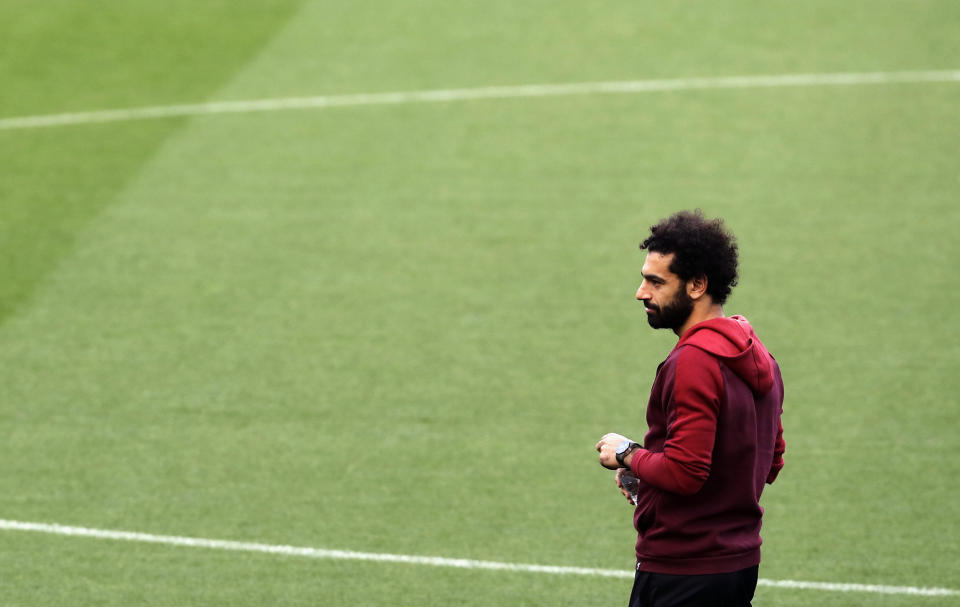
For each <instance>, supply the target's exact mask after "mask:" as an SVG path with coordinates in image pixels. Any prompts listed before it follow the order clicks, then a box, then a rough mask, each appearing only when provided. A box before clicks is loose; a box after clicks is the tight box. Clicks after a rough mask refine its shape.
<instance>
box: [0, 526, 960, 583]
mask: <svg viewBox="0 0 960 607" xmlns="http://www.w3.org/2000/svg"><path fill="white" fill-rule="evenodd" d="M0 529H4V530H7V531H31V532H36V533H47V534H53V535H64V536H73V537H86V538H95V539H106V540H119V541H127V542H141V543H148V544H163V545H167V546H180V547H189V548H208V549H213V550H227V551H236V552H259V553H264V554H278V555H282V556H299V557H306V558H315V559H335V560H352V561H373V562H381V563H401V564H408V565H428V566H432V567H454V568H459V569H480V570H488V571H511V572H520V573H547V574H552V575H586V576H597V577H612V578H631V577H633V575H634V572H633V571H621V570H616V569H598V568H591V567H559V566H552V565H531V564H523V563H503V562H497V561H482V560H475V559H457V558H446V557H435V556H417V555H407V554H388V553H373V552H356V551H353V550H331V549H326V548H310V547H301V546H285V545H273V544H261V543H256V542H238V541H233V540H214V539H206V538H196V537H183V536H176V535H154V534H152V533H140V532H134V531H117V530H110V529H90V528H87V527H72V526H66V525H59V524H49V523H32V522H23V521H11V520H6V519H0ZM758 584H759V585H760V586H770V587H774V588H789V589H798V590H826V591H834V592H869V593H877V594H904V595H914V596H955V595H960V591H958V590H953V589H950V588H926V587H924V588H920V587H915V586H885V585H878V584H848V583H832V582H801V581H795V580H766V579H761V580H759V582H758Z"/></svg>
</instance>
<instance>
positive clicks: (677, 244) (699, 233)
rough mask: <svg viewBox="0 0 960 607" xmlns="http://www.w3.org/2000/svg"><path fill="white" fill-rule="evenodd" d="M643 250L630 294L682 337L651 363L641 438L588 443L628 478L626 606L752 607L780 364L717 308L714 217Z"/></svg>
mask: <svg viewBox="0 0 960 607" xmlns="http://www.w3.org/2000/svg"><path fill="white" fill-rule="evenodd" d="M640 248H641V249H646V250H647V251H648V253H647V257H646V260H645V261H644V264H643V268H642V270H641V273H642V276H643V281H642V282H641V284H640V288H639V290H638V291H637V299H638V300H640V301H641V302H643V305H644V307H645V308H646V314H647V320H648V322H649V323H650V326H651V327H653V328H654V329H671V330H673V332H674V333H676V334H677V337H678V338H679V341H678V342H677V345H676V346H675V347H674V348H673V350H672V351H671V352H670V354H669V356H667V359H666V360H665V361H664V362H663V363H661V364H660V366H659V367H658V369H657V375H656V379H655V380H654V383H653V387H652V389H651V391H650V400H649V402H648V403H647V427H648V431H647V434H646V436H645V437H644V440H643V445H642V446H640V445H638V444H637V443H634V442H633V441H631V440H630V439H628V438H626V437H624V436H622V435H620V434H614V433H610V434H606V435H605V436H604V437H603V438H602V439H601V440H600V442H599V443H597V445H596V448H597V451H599V452H600V463H601V464H602V465H603V466H605V467H606V468H610V469H616V470H617V476H616V482H617V485H618V486H620V487H621V490H622V491H623V492H624V495H628V491H627V489H625V487H627V482H628V481H630V482H633V483H635V484H636V487H635V488H634V487H629V488H630V489H632V491H630V493H633V492H634V491H635V495H636V510H635V512H634V526H635V527H636V529H637V532H638V539H637V546H636V555H637V575H636V578H635V581H634V587H633V593H632V594H631V597H630V605H631V607H673V606H680V605H682V606H685V607H686V606H691V605H704V606H708V605H709V606H714V605H730V606H741V605H745V606H749V605H750V601H751V600H752V598H753V594H754V590H755V589H756V584H757V572H758V567H759V563H760V542H761V540H760V519H761V516H762V514H763V509H762V508H760V504H759V500H760V493H761V492H762V491H763V487H764V483H772V482H773V481H774V479H775V478H776V477H777V473H779V471H780V469H781V468H782V467H783V457H782V456H783V451H784V442H783V426H782V425H781V423H780V414H781V412H782V404H783V381H782V379H781V377H780V370H779V367H778V366H777V363H776V361H775V360H774V359H773V357H772V356H770V354H769V353H768V352H767V350H766V349H765V348H764V347H763V344H762V343H761V342H760V340H759V339H758V338H757V336H756V334H755V333H754V331H753V328H752V327H751V326H750V324H749V323H748V322H747V320H746V319H745V318H743V317H742V316H732V317H729V318H727V317H725V316H724V312H723V304H724V302H725V301H726V299H727V296H728V295H729V294H730V290H731V289H732V288H733V287H734V286H735V285H736V283H737V245H736V241H735V239H734V238H733V236H732V235H731V234H730V233H729V232H728V231H727V230H726V229H725V227H724V225H723V222H722V220H720V219H716V220H707V219H706V218H705V217H704V216H703V214H702V213H701V212H700V211H699V210H698V211H696V212H686V211H684V212H680V213H676V214H674V215H672V216H671V217H669V218H667V219H665V220H663V221H661V222H660V223H659V224H657V225H655V226H653V227H652V228H651V229H650V236H649V238H647V239H646V240H644V241H643V243H642V244H641V245H640ZM633 477H636V479H638V480H634V478H633ZM628 499H631V498H630V497H629V496H628ZM631 501H633V500H632V499H631Z"/></svg>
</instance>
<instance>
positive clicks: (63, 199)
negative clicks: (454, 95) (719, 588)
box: [0, 0, 960, 607]
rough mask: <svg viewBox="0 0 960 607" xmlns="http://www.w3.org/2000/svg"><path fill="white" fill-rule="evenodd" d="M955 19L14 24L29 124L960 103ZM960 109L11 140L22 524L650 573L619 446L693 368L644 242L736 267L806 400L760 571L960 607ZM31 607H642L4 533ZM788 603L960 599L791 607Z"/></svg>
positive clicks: (15, 483) (333, 15)
mask: <svg viewBox="0 0 960 607" xmlns="http://www.w3.org/2000/svg"><path fill="white" fill-rule="evenodd" d="M958 31H960V4H958V3H956V2H954V1H952V0H917V1H915V2H898V1H894V0H882V1H879V2H866V1H865V0H851V1H848V2H840V3H838V2H834V1H827V0H811V1H809V2H787V1H785V0H775V1H772V2H764V3H753V2H735V1H732V0H721V1H718V2H710V3H708V2H682V3H681V2H647V1H642V2H608V1H601V2H595V3H583V2H572V1H568V0H553V1H550V2H546V1H539V0H535V1H531V2H507V1H501V0H494V1H488V2H482V3H481V2H441V1H439V0H412V1H410V2H402V3H401V2H385V1H381V2H373V1H367V0H358V1H355V2H304V1H301V0H279V1H278V0H271V1H270V2H266V1H262V2H260V1H256V2H255V1H249V2H241V3H236V2H226V1H210V2H200V3H195V2H184V1H181V0H175V1H173V2H167V3H148V2H140V1H129V2H119V1H110V0H106V1H102V2H78V1H67V0H56V1H53V0H51V1H49V2H40V3H23V2H14V1H12V0H0V83H2V84H0V88H2V93H0V118H8V117H14V116H28V115H42V114H57V113H63V112H75V111H85V110H100V109H113V108H130V107H142V106H157V105H170V104H182V103H199V102H206V101H222V100H246V99H264V98H281V97H293V96H309V95H336V94H348V93H375V92H385V91H415V90H434V89H450V88H469V87H480V86H492V85H524V84H552V83H571V82H594V81H622V80H643V79H664V78H682V77H717V76H741V75H742V76H749V75H766V74H798V73H810V74H818V73H838V72H890V71H902V70H956V69H960V36H958V35H957V32H958ZM958 107H960V83H956V82H953V83H950V82H942V83H901V84H885V85H858V86H806V87H774V88H744V89H737V90H698V91H673V92H658V93H642V94H619V95H570V96H561V97H544V98H517V99H487V100H468V101H455V102H448V103H411V104H398V105H370V106H357V107H339V108H327V109H313V110H295V111H278V112H262V113H240V114H231V115H219V116H206V117H200V116H197V117H181V118H169V119H158V120H139V121H127V122H115V123H105V124H83V125H72V126H62V127H50V128H34V129H6V130H0V256H2V268H3V275H2V280H0V386H2V390H0V394H2V396H0V427H2V437H3V440H2V441H0V462H3V473H2V474H0V519H8V520H18V521H35V522H46V523H60V524H63V525H77V526H85V527H91V528H98V529H123V530H131V531H142V532H145V533H155V534H166V535H181V536H191V537H201V538H214V539H225V540H240V541H250V542H260V543H265V544H285V545H294V546H311V547H320V548H331V549H346V550H357V551H364V552H376V553H393V554H412V555H426V556H442V557H451V558H471V559H482V560H490V561H502V562H508V563H533V564H544V565H557V566H571V567H596V568H604V569H624V570H626V569H629V568H630V566H631V564H632V545H633V541H634V538H635V536H634V533H633V531H632V529H631V526H630V523H631V521H630V509H629V507H628V506H627V505H626V504H625V503H624V502H623V501H622V500H621V499H620V497H619V494H618V493H617V491H616V489H615V488H614V487H613V485H612V480H611V478H610V476H609V475H608V474H605V473H604V472H603V471H602V470H601V469H600V467H599V466H598V465H597V464H596V461H595V453H594V452H593V451H592V447H593V444H594V443H595V441H596V439H597V438H598V437H599V436H600V435H601V434H602V433H603V432H606V431H610V430H616V431H620V432H623V433H626V434H630V435H634V436H639V435H642V433H643V431H644V429H645V426H644V422H643V410H644V405H645V402H646V397H647V393H648V390H649V386H650V382H651V381H652V379H653V375H654V372H655V369H656V365H657V364H658V363H659V362H660V361H661V360H662V359H663V358H664V357H665V355H666V353H667V352H668V350H669V348H670V347H671V346H672V344H673V340H672V336H671V335H667V334H663V333H662V332H660V333H655V332H653V331H652V330H650V329H649V328H648V327H647V325H646V322H645V318H644V315H643V314H642V310H641V308H640V306H639V305H638V304H637V303H636V302H635V301H634V300H633V294H634V291H635V288H636V286H637V284H638V281H639V269H640V266H641V264H642V259H643V257H642V254H641V253H640V252H639V251H638V250H637V243H638V242H639V241H640V240H641V239H642V238H643V236H644V235H645V233H646V230H647V228H648V226H649V225H650V224H652V223H654V222H655V221H656V220H658V219H659V218H661V217H663V216H665V215H667V214H669V213H670V212H672V211H674V210H677V209H681V208H694V207H700V208H702V209H704V211H705V212H706V213H707V214H708V215H721V216H723V217H725V218H726V220H727V222H728V224H729V225H730V227H731V228H732V229H733V230H734V231H735V232H736V234H737V235H738V237H739V239H740V245H741V256H742V268H741V269H742V280H741V285H740V286H739V287H738V288H737V289H736V290H735V291H734V294H733V296H732V298H731V300H730V302H729V303H728V305H727V308H726V310H727V312H728V313H740V314H744V315H746V316H747V317H748V318H750V319H751V321H752V322H753V324H754V325H755V327H756V328H757V330H758V332H759V334H760V335H761V337H762V338H763V339H764V340H765V342H766V343H767V345H768V347H769V349H770V350H771V351H772V352H773V353H774V355H775V356H777V359H778V360H779V362H780V364H781V366H782V368H783V373H784V379H785V382H786V393H787V398H786V403H785V415H784V424H785V427H786V433H785V437H786V440H787V453H786V460H787V467H786V468H785V470H784V472H783V474H782V475H781V477H780V479H779V480H778V482H777V484H776V485H774V486H772V487H770V488H769V489H768V491H767V493H765V495H764V504H763V505H764V506H765V508H766V512H767V515H766V519H765V525H764V540H765V544H764V561H763V564H762V565H761V577H762V578H765V579H770V580H802V581H818V582H837V583H844V582H849V583H861V584H881V585H896V586H917V587H920V586H935V587H946V588H953V589H960V566H958V565H957V563H958V562H960V548H958V546H960V490H958V488H957V487H958V484H957V478H958V476H960V439H958V433H960V417H958V396H957V395H958V394H960V373H958V361H960V338H958V330H957V327H958V326H960V312H958V306H957V302H958V301H960V286H958V285H960V281H958V279H960V274H958V269H957V268H958V263H960V246H958V243H960V237H958V234H960V180H958V175H960V171H958V164H957V162H958V158H960V120H958V113H957V108H958ZM0 572H2V574H0V604H3V605H10V606H30V607H33V606H46V605H67V604H70V605H118V606H119V605H135V604H149V605H171V606H172V605H230V606H242V605H251V606H252V605H266V604H270V605H410V606H422V605H452V604H456V605H477V606H480V605H571V606H577V605H586V604H610V603H612V604H625V603H626V599H627V596H628V594H629V587H630V581H629V580H627V579H617V578H600V577H580V576H551V575H545V574H534V573H520V572H497V571H473V570H459V569H449V568H434V567H425V566H416V565H403V564H375V563H366V562H354V561H341V560H314V559H302V558H296V557H282V556H271V555H263V554H247V553H234V552H220V551H214V550H199V549H189V548H180V547H172V546H162V545H149V544H135V543H121V542H113V541H108V540H97V539H83V538H67V537H61V536H53V535H44V534H31V533H25V532H17V531H0ZM756 604H760V605H778V606H822V605H837V606H841V605H843V606H846V605H881V606H888V605H889V606H894V605H897V606H914V605H923V606H928V605H929V606H934V605H960V596H945V597H917V596H904V595H880V594H867V593H839V592H826V591H817V590H797V589H792V590H791V589H783V588H773V587H760V588H759V589H758V591H757V600H756Z"/></svg>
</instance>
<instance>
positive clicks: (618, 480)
mask: <svg viewBox="0 0 960 607" xmlns="http://www.w3.org/2000/svg"><path fill="white" fill-rule="evenodd" d="M624 475H626V476H627V478H630V479H633V483H634V485H636V484H637V479H636V478H634V477H633V476H632V475H630V472H629V471H628V470H627V469H626V468H620V469H619V470H617V475H616V476H614V477H613V480H614V481H616V483H617V487H619V488H620V493H622V494H623V497H625V498H627V501H628V502H630V503H631V504H632V505H634V506H636V505H637V503H636V502H634V501H633V496H631V495H630V491H629V490H628V489H627V488H626V487H624V486H623V477H624ZM634 489H636V487H635V486H634Z"/></svg>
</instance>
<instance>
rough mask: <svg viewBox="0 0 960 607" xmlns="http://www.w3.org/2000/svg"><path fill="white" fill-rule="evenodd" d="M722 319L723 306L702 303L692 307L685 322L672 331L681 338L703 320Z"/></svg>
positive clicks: (706, 302) (707, 302)
mask: <svg viewBox="0 0 960 607" xmlns="http://www.w3.org/2000/svg"><path fill="white" fill-rule="evenodd" d="M723 317H724V314H723V306H722V305H721V304H715V303H713V302H709V301H704V302H703V303H702V304H697V305H694V306H693V312H691V313H690V316H689V317H687V322H685V323H683V325H681V326H680V327H679V328H677V329H674V331H673V332H674V333H676V334H677V337H683V334H684V333H686V332H687V331H689V330H690V328H691V327H693V326H694V325H696V324H699V323H701V322H703V321H705V320H710V319H711V318H723Z"/></svg>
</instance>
